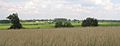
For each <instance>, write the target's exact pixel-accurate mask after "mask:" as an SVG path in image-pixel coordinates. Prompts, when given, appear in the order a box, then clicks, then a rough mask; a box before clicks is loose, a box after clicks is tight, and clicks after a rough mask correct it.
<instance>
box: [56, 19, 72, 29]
mask: <svg viewBox="0 0 120 46" xmlns="http://www.w3.org/2000/svg"><path fill="white" fill-rule="evenodd" d="M54 22H55V27H56V28H57V27H73V25H72V24H71V23H70V21H68V20H67V19H64V18H57V19H55V20H54Z"/></svg>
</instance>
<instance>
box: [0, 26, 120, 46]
mask: <svg viewBox="0 0 120 46" xmlns="http://www.w3.org/2000/svg"><path fill="white" fill-rule="evenodd" d="M119 43H120V27H85V28H82V27H81V28H57V29H21V30H1V31H0V46H120V44H119Z"/></svg>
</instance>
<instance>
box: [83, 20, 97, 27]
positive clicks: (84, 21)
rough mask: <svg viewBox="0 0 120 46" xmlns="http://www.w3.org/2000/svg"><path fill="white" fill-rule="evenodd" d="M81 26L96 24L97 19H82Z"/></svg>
mask: <svg viewBox="0 0 120 46" xmlns="http://www.w3.org/2000/svg"><path fill="white" fill-rule="evenodd" d="M82 26H83V27H86V26H98V21H97V19H94V18H87V19H86V20H83V22H82Z"/></svg>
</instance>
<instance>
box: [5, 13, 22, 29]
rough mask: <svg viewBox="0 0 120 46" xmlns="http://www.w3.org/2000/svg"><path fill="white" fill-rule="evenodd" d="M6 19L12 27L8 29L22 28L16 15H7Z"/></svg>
mask: <svg viewBox="0 0 120 46" xmlns="http://www.w3.org/2000/svg"><path fill="white" fill-rule="evenodd" d="M7 18H8V19H9V20H10V21H11V23H12V25H11V27H10V28H9V29H20V28H22V25H21V23H20V20H19V17H18V14H17V13H13V14H11V15H9V16H8V17H7Z"/></svg>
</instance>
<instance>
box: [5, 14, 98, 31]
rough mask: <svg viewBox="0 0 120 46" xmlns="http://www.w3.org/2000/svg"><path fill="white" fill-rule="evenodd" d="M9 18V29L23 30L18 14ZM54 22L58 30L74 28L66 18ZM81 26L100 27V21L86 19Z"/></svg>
mask: <svg viewBox="0 0 120 46" xmlns="http://www.w3.org/2000/svg"><path fill="white" fill-rule="evenodd" d="M7 18H8V19H9V20H10V22H11V23H12V25H11V27H10V28H9V29H21V28H23V27H22V25H21V23H20V20H19V17H18V14H17V13H13V14H10V15H9V16H8V17H7ZM76 21H78V20H76ZM54 22H55V27H56V28H58V27H73V25H72V24H71V22H70V20H67V19H65V18H56V19H54ZM81 26H83V27H86V26H98V20H97V19H94V18H86V19H85V20H83V21H82V25H81Z"/></svg>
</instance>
